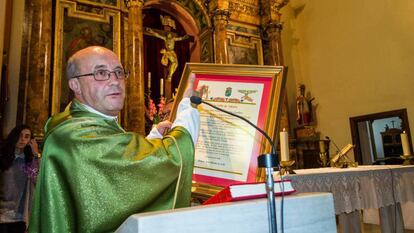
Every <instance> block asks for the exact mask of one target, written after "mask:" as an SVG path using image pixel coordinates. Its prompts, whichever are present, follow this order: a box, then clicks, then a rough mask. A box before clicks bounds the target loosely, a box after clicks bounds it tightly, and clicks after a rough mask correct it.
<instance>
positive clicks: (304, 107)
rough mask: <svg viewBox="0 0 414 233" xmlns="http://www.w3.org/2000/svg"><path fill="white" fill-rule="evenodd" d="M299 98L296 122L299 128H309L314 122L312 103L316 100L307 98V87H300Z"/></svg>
mask: <svg viewBox="0 0 414 233" xmlns="http://www.w3.org/2000/svg"><path fill="white" fill-rule="evenodd" d="M299 92H300V94H299V96H298V97H297V98H296V110H297V117H296V122H297V124H298V126H309V125H310V124H311V123H312V122H313V112H312V110H313V109H312V101H313V100H314V99H315V98H311V99H309V98H306V97H305V85H303V84H300V85H299Z"/></svg>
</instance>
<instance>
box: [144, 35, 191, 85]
mask: <svg viewBox="0 0 414 233" xmlns="http://www.w3.org/2000/svg"><path fill="white" fill-rule="evenodd" d="M147 32H149V33H150V34H151V35H153V36H155V37H157V38H160V39H161V40H163V41H164V42H165V49H161V51H160V53H162V54H163V56H162V58H161V64H162V65H163V66H168V63H169V64H170V67H169V69H168V76H167V80H169V81H170V80H171V79H172V76H173V74H174V72H175V70H176V69H177V67H178V61H177V54H176V53H175V51H174V47H175V42H176V41H181V40H185V39H187V38H189V36H188V35H185V36H181V37H175V36H174V34H173V33H172V32H167V34H166V35H165V36H164V35H161V34H159V33H157V32H155V31H153V30H152V29H151V28H147Z"/></svg>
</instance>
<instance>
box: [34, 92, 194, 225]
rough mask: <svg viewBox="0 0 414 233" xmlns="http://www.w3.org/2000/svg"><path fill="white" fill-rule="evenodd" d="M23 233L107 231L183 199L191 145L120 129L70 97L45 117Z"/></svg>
mask: <svg viewBox="0 0 414 233" xmlns="http://www.w3.org/2000/svg"><path fill="white" fill-rule="evenodd" d="M45 132H46V137H45V144H44V148H43V156H42V161H41V167H40V173H39V176H38V177H37V185H36V193H35V201H34V203H33V209H32V215H31V219H30V223H29V232H59V233H66V232H82V233H83V232H112V231H114V230H116V229H117V228H118V227H119V225H121V223H122V222H123V221H124V220H125V219H126V218H127V217H128V216H130V215H131V214H135V213H139V212H146V211H154V210H166V209H173V208H177V207H185V206H188V205H189V204H190V196H191V177H192V173H193V164H194V145H193V141H192V139H191V135H190V134H189V133H188V131H187V130H186V129H185V128H183V127H175V128H174V129H172V130H171V131H170V132H169V133H168V135H166V136H164V138H162V139H151V140H147V139H146V138H144V137H143V136H141V135H138V134H136V133H132V132H125V131H124V130H123V129H122V128H121V127H120V126H119V125H118V124H117V122H115V120H111V119H106V118H104V117H102V116H99V115H97V114H94V113H91V112H88V111H87V110H86V109H85V107H84V106H82V104H80V103H79V102H78V101H76V100H74V101H73V102H72V103H71V104H70V105H69V106H68V108H67V109H66V110H65V111H64V112H62V113H60V114H58V115H56V116H54V117H52V118H51V119H49V121H48V122H47V124H46V126H45Z"/></svg>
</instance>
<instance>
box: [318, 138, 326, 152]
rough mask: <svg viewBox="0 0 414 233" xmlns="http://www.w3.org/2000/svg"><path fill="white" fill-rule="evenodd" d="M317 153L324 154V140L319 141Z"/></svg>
mask: <svg viewBox="0 0 414 233" xmlns="http://www.w3.org/2000/svg"><path fill="white" fill-rule="evenodd" d="M319 152H321V153H325V152H326V150H325V141H324V140H320V141H319Z"/></svg>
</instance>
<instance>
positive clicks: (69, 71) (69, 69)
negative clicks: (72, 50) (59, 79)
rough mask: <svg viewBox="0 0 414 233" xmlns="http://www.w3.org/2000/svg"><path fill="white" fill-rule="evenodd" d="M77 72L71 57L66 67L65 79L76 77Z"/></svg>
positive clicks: (74, 60) (75, 63) (73, 59)
mask: <svg viewBox="0 0 414 233" xmlns="http://www.w3.org/2000/svg"><path fill="white" fill-rule="evenodd" d="M77 72H78V65H77V62H76V59H75V58H74V56H71V57H70V58H69V60H68V65H67V66H66V77H67V79H71V78H72V77H74V76H76V75H77Z"/></svg>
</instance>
